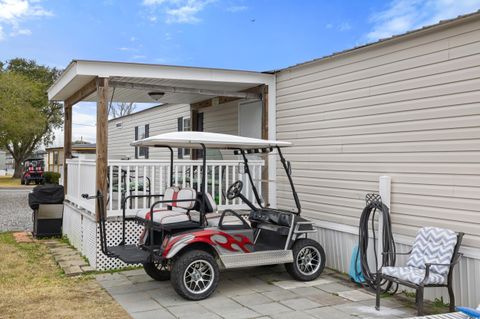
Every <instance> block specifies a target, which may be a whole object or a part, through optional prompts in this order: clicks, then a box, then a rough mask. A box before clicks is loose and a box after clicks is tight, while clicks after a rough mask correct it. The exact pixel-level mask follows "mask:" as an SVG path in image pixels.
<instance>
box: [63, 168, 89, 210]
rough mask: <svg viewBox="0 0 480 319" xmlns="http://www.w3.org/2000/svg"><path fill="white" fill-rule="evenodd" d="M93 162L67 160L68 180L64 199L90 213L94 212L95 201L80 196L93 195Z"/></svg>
mask: <svg viewBox="0 0 480 319" xmlns="http://www.w3.org/2000/svg"><path fill="white" fill-rule="evenodd" d="M95 167H96V163H95V160H82V159H69V160H67V168H68V173H67V174H68V179H67V194H66V195H65V198H66V199H67V200H69V201H70V202H72V203H73V204H75V205H77V206H78V207H81V208H85V209H86V210H89V211H91V212H94V211H95V201H93V200H88V199H85V198H82V194H90V195H94V194H95V173H96V171H95Z"/></svg>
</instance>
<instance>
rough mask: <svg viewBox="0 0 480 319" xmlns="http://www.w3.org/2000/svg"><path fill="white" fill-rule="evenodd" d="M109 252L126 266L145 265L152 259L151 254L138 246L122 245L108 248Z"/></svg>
mask: <svg viewBox="0 0 480 319" xmlns="http://www.w3.org/2000/svg"><path fill="white" fill-rule="evenodd" d="M108 251H110V252H111V253H112V254H114V255H115V257H116V258H118V259H120V260H121V261H123V262H124V263H126V264H143V263H145V262H147V261H148V260H149V258H150V252H148V251H145V250H143V249H141V248H139V247H137V246H136V245H121V246H114V247H108Z"/></svg>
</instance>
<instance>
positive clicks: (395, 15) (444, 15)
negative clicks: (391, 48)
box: [366, 0, 480, 41]
mask: <svg viewBox="0 0 480 319" xmlns="http://www.w3.org/2000/svg"><path fill="white" fill-rule="evenodd" d="M478 9H480V0H393V1H391V2H390V3H389V4H388V6H387V8H386V9H385V10H383V11H380V12H377V13H374V14H373V15H372V16H371V17H370V22H371V23H372V24H373V27H372V29H371V31H370V32H368V33H367V34H366V38H367V39H368V40H369V41H376V40H378V39H383V38H388V37H390V36H392V35H396V34H401V33H404V32H407V31H410V30H414V29H418V28H421V27H423V26H426V25H431V24H435V23H437V22H439V21H440V20H445V19H451V18H455V17H456V16H458V15H462V14H466V13H470V12H474V11H477V10H478Z"/></svg>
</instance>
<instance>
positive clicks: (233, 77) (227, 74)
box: [48, 60, 274, 104]
mask: <svg viewBox="0 0 480 319" xmlns="http://www.w3.org/2000/svg"><path fill="white" fill-rule="evenodd" d="M97 77H100V78H109V80H110V81H111V82H112V83H114V82H117V83H129V85H131V84H132V83H134V84H139V85H144V86H149V85H151V86H152V87H154V86H159V87H165V88H170V89H167V90H164V91H165V95H164V96H163V97H162V98H161V99H160V100H159V101H154V100H153V99H152V98H151V97H150V96H149V95H148V92H149V90H148V89H145V88H143V89H138V87H135V88H132V87H128V86H126V85H121V86H117V87H115V89H114V91H113V89H112V90H111V92H110V94H111V95H113V99H112V100H113V101H114V102H138V103H141V102H144V103H154V102H161V103H186V104H191V103H195V102H199V101H202V100H205V96H208V95H209V96H210V97H214V96H222V95H223V96H232V95H231V94H235V93H238V92H243V91H245V90H247V89H249V88H252V87H255V86H258V85H262V84H267V85H268V84H273V82H274V75H273V74H270V73H262V72H253V71H237V70H226V69H212V68H197V67H183V66H169V65H159V64H141V63H128V62H107V61H89V60H73V61H72V62H70V64H69V65H68V66H67V68H66V69H65V71H64V72H63V73H62V75H61V76H60V77H59V78H58V80H57V81H56V82H55V83H54V84H53V85H52V86H51V87H50V88H49V90H48V98H49V99H50V100H54V101H65V100H67V99H68V98H69V97H71V96H72V95H73V94H74V93H76V92H78V91H79V90H81V89H82V88H83V87H84V86H85V85H87V84H88V83H90V82H91V81H92V80H93V79H95V78H97ZM151 91H155V90H154V89H152V90H151ZM216 93H219V94H216ZM220 93H224V94H220ZM229 94H230V95H229ZM82 101H96V93H92V94H90V95H88V96H87V97H85V98H83V99H82Z"/></svg>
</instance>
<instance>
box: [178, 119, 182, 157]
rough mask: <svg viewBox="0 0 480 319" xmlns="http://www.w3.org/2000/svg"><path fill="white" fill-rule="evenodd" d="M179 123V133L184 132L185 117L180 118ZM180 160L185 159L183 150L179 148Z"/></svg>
mask: <svg viewBox="0 0 480 319" xmlns="http://www.w3.org/2000/svg"><path fill="white" fill-rule="evenodd" d="M177 123H178V126H177V129H178V131H179V132H182V131H183V117H179V118H178V119H177ZM178 158H179V159H182V158H183V149H182V148H178Z"/></svg>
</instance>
